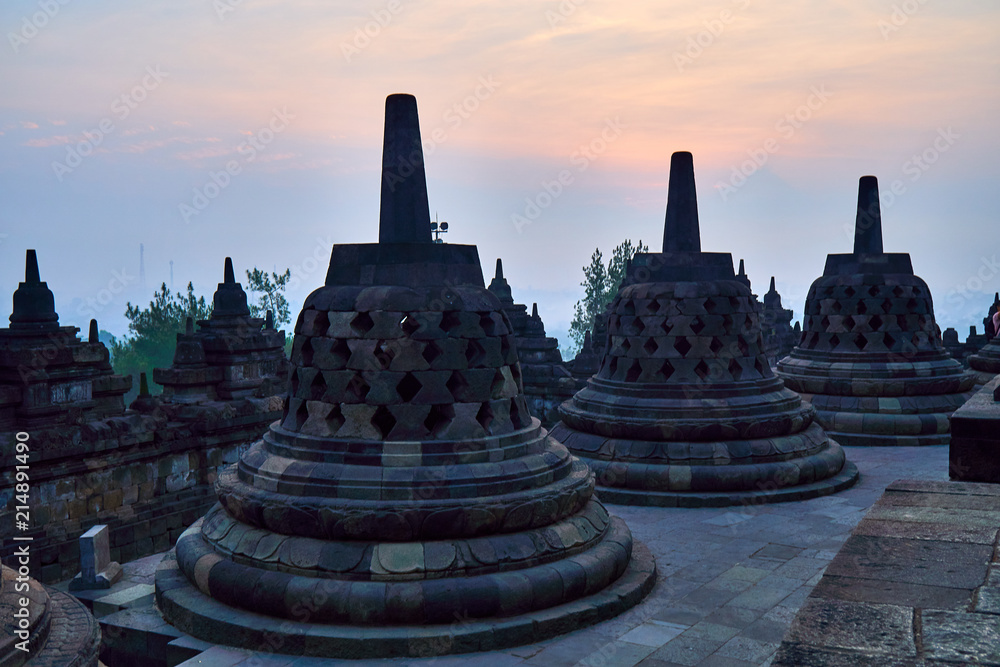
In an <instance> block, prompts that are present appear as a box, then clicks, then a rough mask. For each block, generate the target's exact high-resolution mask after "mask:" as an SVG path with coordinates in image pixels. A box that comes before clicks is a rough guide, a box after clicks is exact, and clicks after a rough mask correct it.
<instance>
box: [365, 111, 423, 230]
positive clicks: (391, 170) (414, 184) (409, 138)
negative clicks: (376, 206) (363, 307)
mask: <svg viewBox="0 0 1000 667" xmlns="http://www.w3.org/2000/svg"><path fill="white" fill-rule="evenodd" d="M378 240H379V243H431V242H432V239H431V215H430V207H429V206H428V205H427V177H426V175H425V173H424V153H423V149H422V148H421V145H420V122H419V120H418V118H417V100H416V98H415V97H413V95H404V94H397V95H390V96H389V97H387V98H386V100H385V135H384V139H383V144H382V199H381V208H380V210H379V229H378Z"/></svg>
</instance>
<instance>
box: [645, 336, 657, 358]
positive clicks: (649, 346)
mask: <svg viewBox="0 0 1000 667" xmlns="http://www.w3.org/2000/svg"><path fill="white" fill-rule="evenodd" d="M659 347H660V346H659V345H657V344H656V339H655V338H647V339H646V342H645V343H643V344H642V349H644V350H646V354H648V355H650V356H652V355H654V354H656V350H657V348H659Z"/></svg>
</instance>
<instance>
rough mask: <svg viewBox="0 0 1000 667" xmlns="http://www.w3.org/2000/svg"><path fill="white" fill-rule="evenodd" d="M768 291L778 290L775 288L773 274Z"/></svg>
mask: <svg viewBox="0 0 1000 667" xmlns="http://www.w3.org/2000/svg"><path fill="white" fill-rule="evenodd" d="M767 291H768V292H776V291H777V290H776V289H774V276H771V286H770V287H769V288H768V290H767Z"/></svg>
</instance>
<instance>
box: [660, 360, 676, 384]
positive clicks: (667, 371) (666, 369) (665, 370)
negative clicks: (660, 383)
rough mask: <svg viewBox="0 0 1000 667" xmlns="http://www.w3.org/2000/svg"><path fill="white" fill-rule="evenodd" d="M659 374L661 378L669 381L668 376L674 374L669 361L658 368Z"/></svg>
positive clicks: (672, 366)
mask: <svg viewBox="0 0 1000 667" xmlns="http://www.w3.org/2000/svg"><path fill="white" fill-rule="evenodd" d="M660 374H661V375H662V376H663V379H664V380H669V379H670V376H671V375H673V374H674V365H673V364H672V363H670V360H669V359H668V360H667V361H664V362H663V365H662V366H660Z"/></svg>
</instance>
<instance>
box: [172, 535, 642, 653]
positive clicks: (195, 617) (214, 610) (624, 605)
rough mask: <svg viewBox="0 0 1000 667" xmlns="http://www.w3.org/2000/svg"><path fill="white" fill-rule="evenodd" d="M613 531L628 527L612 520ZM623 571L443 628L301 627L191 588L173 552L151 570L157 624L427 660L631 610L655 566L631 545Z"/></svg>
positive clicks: (266, 645) (257, 643)
mask: <svg viewBox="0 0 1000 667" xmlns="http://www.w3.org/2000/svg"><path fill="white" fill-rule="evenodd" d="M611 530H612V531H613V532H614V533H625V534H627V532H628V528H626V527H625V523H624V522H623V521H622V520H621V519H618V518H617V517H612V529H611ZM632 545H633V546H632V556H631V558H630V559H629V564H628V567H627V568H626V570H625V572H624V573H623V574H622V575H621V576H620V577H619V578H618V579H616V580H615V581H614V582H613V583H611V584H610V585H608V586H607V587H606V588H604V589H602V590H601V591H600V592H598V593H595V594H593V595H590V596H587V597H584V598H580V599H577V600H574V601H572V602H568V603H564V604H561V605H557V606H554V607H549V608H547V609H541V610H538V611H532V612H528V613H525V614H521V615H517V616H510V617H496V618H487V619H471V618H462V617H461V616H460V615H458V614H456V618H455V619H454V621H453V622H452V623H450V624H438V625H423V626H413V625H397V626H368V625H349V624H327V623H310V622H309V621H308V618H309V610H308V609H307V608H306V607H305V605H303V609H302V614H301V622H300V621H293V620H289V619H282V618H275V617H272V616H265V615H263V614H257V613H253V612H250V611H246V610H244V609H238V608H235V607H230V606H228V605H225V604H223V603H221V602H219V601H218V600H215V599H213V598H210V597H208V596H207V595H205V594H204V593H202V592H201V591H199V590H198V589H197V588H196V587H195V586H193V585H192V584H191V583H190V582H189V581H188V579H187V577H185V576H184V573H183V572H182V571H181V570H180V569H179V567H178V564H177V560H176V556H175V553H174V552H173V551H171V552H170V553H169V554H167V556H166V557H164V559H163V561H162V562H161V563H160V566H159V568H158V569H157V571H156V600H157V604H158V606H159V608H160V611H161V612H162V614H163V616H164V618H165V619H166V620H167V621H168V622H169V623H171V624H173V625H174V626H175V627H176V628H178V629H179V630H181V631H182V632H185V633H187V634H190V635H192V636H194V637H196V638H198V639H201V640H204V641H208V642H212V643H216V644H224V645H227V646H235V647H239V648H245V649H250V650H253V651H262V652H268V653H281V654H285V655H303V656H316V657H336V658H393V657H430V656H435V655H447V654H452V653H471V652H478V651H495V650H500V649H504V648H510V647H512V646H521V645H524V644H532V643H535V642H539V641H542V640H544V639H549V638H551V637H554V636H556V635H560V634H564V633H566V632H571V631H573V630H578V629H580V628H582V627H586V626H589V625H593V624H595V623H599V622H601V621H604V620H607V619H609V618H612V617H614V616H616V615H618V614H620V613H622V612H624V611H626V610H627V609H629V608H631V607H633V606H635V605H636V604H638V603H639V602H640V601H641V600H642V599H643V598H644V597H645V596H646V595H647V594H648V593H649V592H650V591H651V590H652V588H653V584H654V583H655V581H656V565H655V562H654V560H653V556H652V554H651V553H650V551H649V549H647V548H646V547H645V546H644V545H642V544H640V543H638V542H633V543H632Z"/></svg>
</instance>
